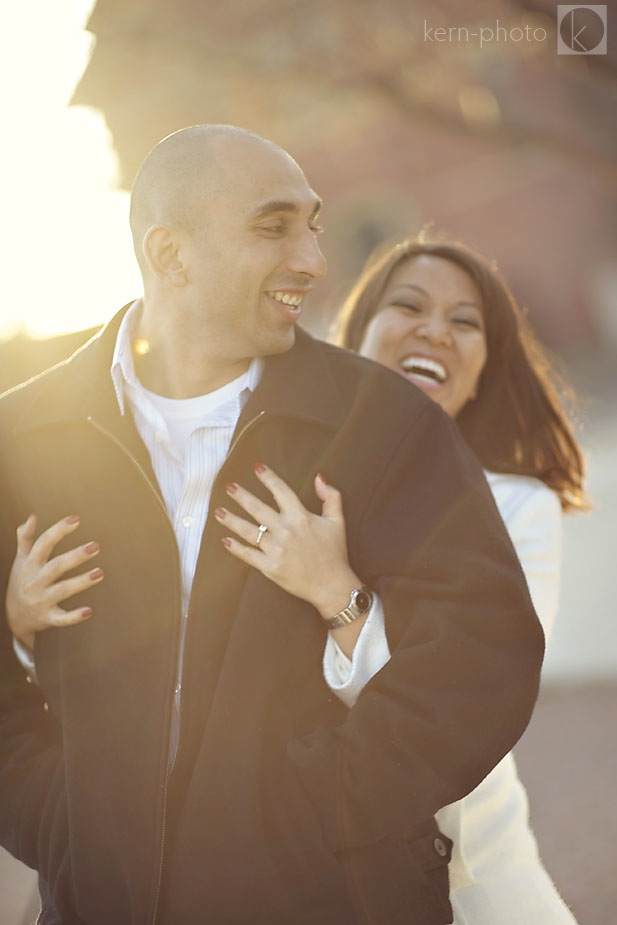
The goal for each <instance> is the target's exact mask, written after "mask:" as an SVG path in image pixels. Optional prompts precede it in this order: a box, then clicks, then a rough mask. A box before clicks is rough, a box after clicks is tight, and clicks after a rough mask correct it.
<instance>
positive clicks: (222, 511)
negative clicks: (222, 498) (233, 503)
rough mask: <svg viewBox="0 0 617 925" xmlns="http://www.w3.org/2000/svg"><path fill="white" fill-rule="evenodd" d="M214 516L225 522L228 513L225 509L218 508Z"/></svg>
mask: <svg viewBox="0 0 617 925" xmlns="http://www.w3.org/2000/svg"><path fill="white" fill-rule="evenodd" d="M214 514H215V516H216V517H218V519H219V520H225V518H226V517H227V511H226V510H225V508H224V507H216V508H215V509H214Z"/></svg>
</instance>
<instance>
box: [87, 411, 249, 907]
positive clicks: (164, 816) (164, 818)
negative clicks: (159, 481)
mask: <svg viewBox="0 0 617 925" xmlns="http://www.w3.org/2000/svg"><path fill="white" fill-rule="evenodd" d="M265 414H266V412H265V411H260V412H259V413H258V414H256V415H255V417H253V418H251V420H250V421H247V422H246V424H245V425H244V427H243V428H242V430H241V431H240V433H239V434H238V435H237V436H236V437H235V438H234V440H233V441H232V444H231V446H230V447H229V450H228V451H227V455H226V457H225V462H227V460H228V459H229V458H230V456H231V454H232V453H233V452H234V450H235V449H236V447H237V446H238V444H239V442H240V441H241V440H243V439H244V436H245V435H246V434H247V433H248V431H249V430H252V429H253V427H254V426H255V425H256V424H257V422H258V421H260V420H261V419H262V418H263V417H265ZM88 423H89V424H90V425H91V426H92V427H94V429H95V430H97V431H98V432H99V433H100V434H102V435H103V436H105V437H107V438H108V439H109V440H111V441H112V443H114V444H115V445H116V446H117V447H118V448H119V449H120V450H121V452H122V453H123V454H124V455H125V456H126V457H127V458H128V459H129V460H130V461H131V462H132V464H133V465H134V466H135V468H136V469H137V471H138V472H139V473H140V475H141V476H142V477H143V479H144V481H145V482H146V484H147V485H148V487H149V488H150V490H151V492H152V493H153V495H154V496H155V498H156V500H157V502H158V504H159V507H160V508H161V510H162V511H163V513H164V514H165V521H166V522H167V524H168V525H169V527H170V528H171V530H172V533H173V527H172V526H171V522H170V520H169V515H168V513H167V509H166V507H165V505H164V503H163V500H162V498H161V496H160V494H159V493H158V491H157V490H156V488H155V487H154V485H153V484H152V482H151V480H150V478H149V476H148V473H147V472H146V471H145V470H144V468H143V467H142V466H141V465H140V464H139V462H138V461H137V460H136V459H135V457H134V456H133V454H132V453H130V452H129V450H128V449H127V448H126V447H125V445H124V444H123V443H122V441H121V440H119V439H118V437H116V435H115V434H113V433H112V432H111V431H109V430H107V428H106V427H103V426H102V425H101V424H99V423H98V421H95V420H94V418H93V417H88ZM173 537H174V546H175V545H177V541H176V536H175V533H173ZM177 578H178V571H177V570H176V580H177ZM181 611H182V607H180V612H181ZM179 643H180V640H179V636H178V637H177V638H176V653H175V654H176V658H175V663H176V664H177V661H178V648H179ZM172 712H173V702H172V704H171V707H170V711H169V721H168V726H167V767H166V770H165V782H164V784H163V805H162V820H161V838H160V846H161V850H160V853H159V868H158V875H157V883H156V891H155V894H154V910H153V913H152V917H151V919H150V921H151V925H156V920H157V916H158V911H159V901H160V897H161V885H162V882H163V866H164V858H165V835H166V833H167V796H168V790H169V774H170V771H169V754H170V752H171V723H172V720H171V717H172ZM178 747H179V746H178ZM176 758H177V754H176Z"/></svg>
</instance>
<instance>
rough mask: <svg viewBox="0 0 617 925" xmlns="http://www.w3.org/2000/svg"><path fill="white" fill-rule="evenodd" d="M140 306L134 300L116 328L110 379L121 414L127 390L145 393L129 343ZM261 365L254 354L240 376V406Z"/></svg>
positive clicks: (262, 366)
mask: <svg viewBox="0 0 617 925" xmlns="http://www.w3.org/2000/svg"><path fill="white" fill-rule="evenodd" d="M141 307H142V300H141V299H136V301H135V302H133V304H132V305H131V306H130V307H129V309H128V311H127V312H126V314H125V315H124V318H123V319H122V321H121V323H120V327H119V328H118V336H117V337H116V344H115V347H114V353H113V357H112V361H111V370H110V372H111V379H112V382H113V386H114V391H115V393H116V399H117V401H118V407H119V408H120V413H121V414H125V412H126V398H127V391H128V390H129V389H136V390H137V391H138V392H140V393H142V394H144V392H145V390H144V387H143V385H142V384H141V382H140V381H139V379H138V378H137V374H136V372H135V363H134V362H133V350H132V344H131V342H132V335H133V331H134V330H135V327H136V325H137V322H138V320H139V316H140V314H141ZM264 365H265V364H264V360H263V359H262V358H261V357H254V359H253V360H252V361H251V365H250V366H249V368H248V370H247V371H246V374H245V377H243V378H241V380H240V386H241V387H240V388H239V389H238V395H237V396H236V397H237V398H238V399H239V400H240V402H241V405H243V404H244V403H245V401H246V399H247V398H248V393H249V392H254V391H255V389H256V388H257V385H258V384H259V380H260V379H261V376H262V373H263V370H264Z"/></svg>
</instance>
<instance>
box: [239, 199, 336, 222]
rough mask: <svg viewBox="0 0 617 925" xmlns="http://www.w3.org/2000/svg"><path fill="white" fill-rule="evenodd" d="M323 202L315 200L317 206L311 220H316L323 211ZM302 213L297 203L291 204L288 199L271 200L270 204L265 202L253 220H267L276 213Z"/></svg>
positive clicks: (256, 211) (254, 214)
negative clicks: (266, 218) (321, 210)
mask: <svg viewBox="0 0 617 925" xmlns="http://www.w3.org/2000/svg"><path fill="white" fill-rule="evenodd" d="M321 206H322V202H321V199H316V200H315V206H314V208H313V211H312V212H311V218H315V216H316V215H317V213H318V212H319V210H320V209H321ZM299 211H300V206H299V205H298V203H297V202H291V201H290V200H287V199H270V200H269V201H268V202H264V203H263V204H262V205H260V206H258V208H257V209H256V210H255V212H253V214H252V216H251V218H252V219H253V220H257V219H260V218H265V217H266V216H268V215H272V214H273V213H276V212H291V213H298V212H299Z"/></svg>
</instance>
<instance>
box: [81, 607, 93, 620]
mask: <svg viewBox="0 0 617 925" xmlns="http://www.w3.org/2000/svg"><path fill="white" fill-rule="evenodd" d="M93 613H94V611H93V609H92V607H84V609H83V610H82V612H81V613H80V615H79V616H80V617H81V619H82V620H87V619H88V617H91V616H92V614H93Z"/></svg>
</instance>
